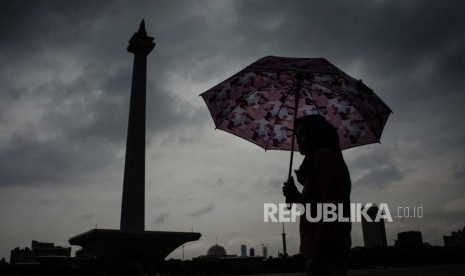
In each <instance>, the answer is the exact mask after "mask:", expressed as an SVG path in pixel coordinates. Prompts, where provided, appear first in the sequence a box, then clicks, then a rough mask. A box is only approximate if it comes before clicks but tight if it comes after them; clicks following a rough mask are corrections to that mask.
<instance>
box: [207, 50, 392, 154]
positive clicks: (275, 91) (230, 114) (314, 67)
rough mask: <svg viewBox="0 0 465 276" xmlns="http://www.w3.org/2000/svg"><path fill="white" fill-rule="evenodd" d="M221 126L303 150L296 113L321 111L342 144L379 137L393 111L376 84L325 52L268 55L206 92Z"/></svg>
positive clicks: (267, 144)
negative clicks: (374, 87) (375, 88)
mask: <svg viewBox="0 0 465 276" xmlns="http://www.w3.org/2000/svg"><path fill="white" fill-rule="evenodd" d="M201 96H202V98H203V99H204V101H205V103H206V104H207V106H208V109H209V110H210V114H211V116H212V118H213V121H214V122H215V125H216V128H218V129H221V130H224V131H226V132H230V133H232V134H235V135H237V136H239V137H242V138H244V139H246V140H248V141H250V142H252V143H255V144H257V145H258V146H260V147H262V148H264V149H265V150H291V149H293V150H298V146H297V144H296V143H294V135H293V129H294V121H295V119H296V118H300V117H305V116H308V115H311V114H319V115H323V116H325V117H326V119H327V120H328V121H329V122H330V123H331V124H332V125H333V126H334V127H335V128H337V130H338V133H339V140H340V146H341V149H347V148H351V147H356V146H361V145H365V144H371V143H376V142H379V141H380V137H381V133H382V131H383V128H384V125H385V124H386V121H387V119H388V117H389V115H390V114H391V113H392V111H391V110H390V109H389V107H388V106H387V105H386V104H385V103H384V102H383V101H382V100H381V99H380V98H379V97H378V96H377V95H376V94H375V93H373V90H371V89H370V88H368V87H367V86H366V85H364V84H363V83H362V81H361V80H356V79H354V78H352V77H350V76H349V75H347V74H345V73H344V72H342V71H341V70H340V69H338V68H337V67H336V66H334V65H333V64H331V63H330V62H328V61H327V60H326V59H324V58H284V57H276V56H267V57H264V58H262V59H259V60H258V61H256V62H254V63H252V64H251V65H249V66H247V67H246V68H245V69H243V70H242V71H240V72H239V73H237V74H235V75H234V76H232V77H230V78H228V79H227V80H225V81H223V82H221V83H220V84H218V85H216V86H215V87H213V88H211V89H209V90H207V91H206V92H204V93H202V94H201Z"/></svg>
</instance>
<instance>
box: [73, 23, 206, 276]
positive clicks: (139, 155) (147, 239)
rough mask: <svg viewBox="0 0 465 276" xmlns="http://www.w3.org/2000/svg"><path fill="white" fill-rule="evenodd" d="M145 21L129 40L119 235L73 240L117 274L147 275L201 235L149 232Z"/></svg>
mask: <svg viewBox="0 0 465 276" xmlns="http://www.w3.org/2000/svg"><path fill="white" fill-rule="evenodd" d="M153 40H154V38H153V37H150V36H148V35H147V32H146V30H145V22H144V20H142V22H141V23H140V27H139V30H138V31H137V32H136V33H134V34H133V36H132V37H131V39H130V40H129V46H128V48H127V50H128V52H130V53H133V54H134V65H133V74H132V86H131V100H130V108H129V123H128V135H127V143H126V159H125V167H124V183H123V199H122V206H121V224H120V229H119V230H110V229H93V230H90V231H87V232H85V233H82V234H80V235H77V236H75V237H72V238H70V239H69V243H70V244H72V245H79V246H81V247H82V248H83V249H84V250H86V251H87V252H90V253H91V254H92V255H94V256H96V257H97V259H100V260H102V261H104V262H105V263H107V264H109V265H110V266H112V267H115V268H116V270H120V271H121V270H125V269H134V268H136V269H138V270H139V271H141V272H143V271H144V270H147V269H151V268H153V266H154V265H159V264H160V263H161V262H162V261H163V260H164V259H165V258H166V256H168V255H169V254H170V253H171V252H172V251H173V250H175V249H176V248H178V247H179V246H181V245H182V244H184V243H186V242H189V241H195V240H198V239H199V238H200V233H194V232H165V231H163V232H162V231H145V127H146V126H145V116H146V112H145V110H146V78H147V56H148V55H149V54H150V52H151V51H152V50H153V48H154V47H155V43H154V42H153Z"/></svg>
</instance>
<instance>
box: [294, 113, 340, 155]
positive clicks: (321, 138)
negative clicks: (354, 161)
mask: <svg viewBox="0 0 465 276" xmlns="http://www.w3.org/2000/svg"><path fill="white" fill-rule="evenodd" d="M295 127H300V128H301V129H302V130H303V131H304V132H305V134H306V135H307V137H308V142H309V143H310V147H311V148H312V149H314V150H315V151H317V150H319V149H321V148H327V149H330V150H333V151H335V152H336V153H339V152H340V151H341V148H340V146H339V135H338V132H337V130H336V129H335V128H334V126H333V125H332V124H331V123H329V122H328V121H327V120H326V119H325V117H323V116H321V115H309V116H306V117H302V118H297V120H296V122H295Z"/></svg>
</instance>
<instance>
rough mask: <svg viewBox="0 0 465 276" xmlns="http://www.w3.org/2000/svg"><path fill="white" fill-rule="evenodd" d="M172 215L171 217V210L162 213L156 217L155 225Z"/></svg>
mask: <svg viewBox="0 0 465 276" xmlns="http://www.w3.org/2000/svg"><path fill="white" fill-rule="evenodd" d="M170 217H171V212H164V213H161V214H160V215H158V216H156V217H155V219H154V220H153V224H155V225H159V224H162V223H163V222H165V221H166V220H167V219H169V218H170Z"/></svg>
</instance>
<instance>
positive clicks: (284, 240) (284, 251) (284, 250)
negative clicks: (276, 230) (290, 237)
mask: <svg viewBox="0 0 465 276" xmlns="http://www.w3.org/2000/svg"><path fill="white" fill-rule="evenodd" d="M282 236H283V256H284V257H287V246H286V232H285V231H284V222H283V234H282Z"/></svg>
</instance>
